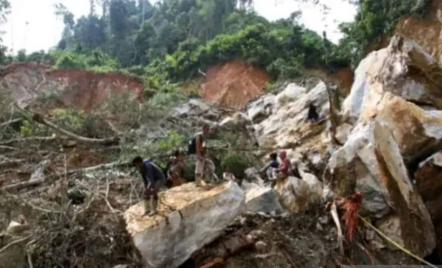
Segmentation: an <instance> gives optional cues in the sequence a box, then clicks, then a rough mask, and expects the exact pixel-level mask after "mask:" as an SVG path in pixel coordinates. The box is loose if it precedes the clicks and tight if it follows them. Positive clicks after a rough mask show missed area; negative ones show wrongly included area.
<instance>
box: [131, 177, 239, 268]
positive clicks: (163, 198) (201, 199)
mask: <svg viewBox="0 0 442 268" xmlns="http://www.w3.org/2000/svg"><path fill="white" fill-rule="evenodd" d="M244 200H245V196H244V192H243V191H242V190H241V188H239V186H238V185H237V184H236V183H234V182H229V183H225V184H222V185H219V186H216V187H213V188H211V189H203V188H197V187H195V184H193V183H190V184H186V185H183V186H180V187H177V188H174V189H171V190H169V191H167V192H164V193H162V194H161V195H160V205H159V215H157V216H154V217H143V214H144V206H143V204H142V203H140V204H138V205H135V206H133V207H131V208H130V209H129V210H128V211H127V212H126V213H125V219H126V224H127V230H128V232H129V233H130V234H131V235H132V238H133V241H134V244H135V246H136V247H137V248H138V250H139V251H140V253H141V255H142V257H143V259H144V261H145V264H146V265H147V267H153V268H155V267H161V268H169V267H170V268H175V267H178V266H179V265H181V264H182V263H183V262H185V261H186V260H187V259H188V258H189V257H190V256H191V255H192V253H194V252H195V251H197V250H198V249H200V248H201V247H203V246H204V245H206V244H208V243H210V242H212V241H213V240H214V239H216V238H217V237H218V236H219V235H220V234H221V233H222V232H223V230H224V229H225V228H226V227H227V226H228V225H229V224H230V223H231V222H232V221H233V220H234V219H235V217H236V216H238V215H239V214H240V212H241V209H242V207H243V204H244Z"/></svg>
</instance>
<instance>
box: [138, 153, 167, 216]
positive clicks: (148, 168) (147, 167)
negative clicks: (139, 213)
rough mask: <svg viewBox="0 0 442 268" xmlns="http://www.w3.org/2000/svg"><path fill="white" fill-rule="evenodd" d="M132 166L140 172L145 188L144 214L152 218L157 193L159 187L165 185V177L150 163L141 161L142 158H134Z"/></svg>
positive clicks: (156, 204)
mask: <svg viewBox="0 0 442 268" xmlns="http://www.w3.org/2000/svg"><path fill="white" fill-rule="evenodd" d="M132 164H133V165H134V166H135V167H137V168H138V169H139V171H140V174H141V177H142V179H143V183H144V187H145V189H146V190H145V194H144V198H145V209H146V211H145V214H148V213H149V211H150V214H149V216H153V215H155V214H156V213H157V207H158V192H159V191H160V189H161V187H162V186H163V185H164V184H165V183H166V177H165V176H164V173H163V171H162V170H161V169H160V168H159V167H157V166H156V165H155V164H154V163H152V162H151V161H146V162H144V161H143V158H141V157H139V156H138V157H136V158H135V159H134V160H133V161H132Z"/></svg>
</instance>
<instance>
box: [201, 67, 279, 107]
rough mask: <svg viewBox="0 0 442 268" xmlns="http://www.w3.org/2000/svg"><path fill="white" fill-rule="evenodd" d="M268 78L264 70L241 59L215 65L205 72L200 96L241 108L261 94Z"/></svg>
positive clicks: (223, 104)
mask: <svg viewBox="0 0 442 268" xmlns="http://www.w3.org/2000/svg"><path fill="white" fill-rule="evenodd" d="M269 79H270V77H269V75H268V74H267V72H266V71H264V70H262V69H260V68H257V67H253V66H250V65H247V64H246V63H244V62H241V61H233V62H228V63H225V64H219V65H215V66H213V67H211V68H209V70H208V71H207V73H206V82H205V83H204V84H203V85H202V87H201V88H202V96H203V98H204V99H206V100H209V101H212V102H214V103H216V104H220V105H221V106H225V107H229V108H234V109H242V108H243V107H244V106H245V105H246V104H247V103H248V102H249V101H250V100H252V99H254V98H255V97H257V96H259V95H261V94H262V92H263V90H264V87H265V84H266V83H267V82H268V81H269Z"/></svg>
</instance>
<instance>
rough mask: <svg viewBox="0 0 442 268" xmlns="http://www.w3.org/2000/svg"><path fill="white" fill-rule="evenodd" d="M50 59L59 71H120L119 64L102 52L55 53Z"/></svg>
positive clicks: (98, 50) (99, 50)
mask: <svg viewBox="0 0 442 268" xmlns="http://www.w3.org/2000/svg"><path fill="white" fill-rule="evenodd" d="M50 58H51V59H52V60H53V61H55V68H57V69H64V68H66V69H88V70H92V71H97V72H112V71H117V70H118V69H119V66H120V65H119V63H118V62H117V61H116V60H115V59H113V58H112V57H110V56H109V55H107V54H105V53H103V52H102V50H101V49H99V48H97V49H94V50H93V51H92V52H91V53H88V54H79V53H75V52H72V51H68V50H65V51H60V50H58V51H53V52H51V55H50Z"/></svg>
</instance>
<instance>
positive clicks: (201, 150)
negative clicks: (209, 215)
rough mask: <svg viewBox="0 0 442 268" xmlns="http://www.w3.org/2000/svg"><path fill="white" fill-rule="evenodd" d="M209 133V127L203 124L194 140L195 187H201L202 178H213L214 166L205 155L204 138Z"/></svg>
mask: <svg viewBox="0 0 442 268" xmlns="http://www.w3.org/2000/svg"><path fill="white" fill-rule="evenodd" d="M209 132H210V126H209V125H207V124H204V125H203V131H202V133H198V134H196V135H195V138H194V141H195V149H196V150H195V151H196V168H195V181H196V186H197V187H201V186H202V181H203V178H207V176H213V174H214V172H215V165H214V164H213V162H212V160H210V158H209V157H208V155H207V148H206V138H207V135H209ZM209 173H210V174H209Z"/></svg>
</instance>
